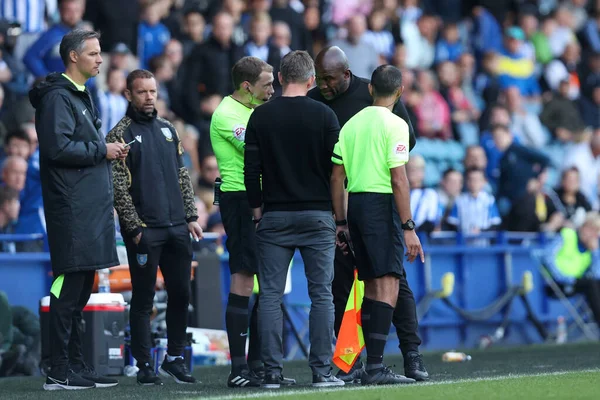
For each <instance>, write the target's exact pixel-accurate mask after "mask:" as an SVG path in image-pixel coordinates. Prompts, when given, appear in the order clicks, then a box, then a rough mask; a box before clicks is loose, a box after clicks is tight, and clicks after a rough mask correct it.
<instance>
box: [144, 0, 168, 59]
mask: <svg viewBox="0 0 600 400" xmlns="http://www.w3.org/2000/svg"><path fill="white" fill-rule="evenodd" d="M161 10H162V5H161V3H160V2H154V3H150V4H147V5H145V6H143V8H142V16H141V17H142V18H141V21H140V24H139V27H138V51H137V54H138V57H139V59H140V68H141V69H150V59H152V57H154V56H158V55H161V54H162V53H163V51H164V49H165V46H166V45H167V43H168V42H169V40H171V33H170V32H169V30H168V29H167V27H166V26H164V25H163V24H162V23H161V22H160V20H161V18H162V17H163V16H162V15H161Z"/></svg>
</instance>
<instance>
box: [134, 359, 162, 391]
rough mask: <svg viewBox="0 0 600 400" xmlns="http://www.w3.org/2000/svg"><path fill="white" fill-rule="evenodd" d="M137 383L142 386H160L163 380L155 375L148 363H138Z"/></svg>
mask: <svg viewBox="0 0 600 400" xmlns="http://www.w3.org/2000/svg"><path fill="white" fill-rule="evenodd" d="M137 367H138V368H139V371H138V373H137V383H138V384H140V385H142V386H153V385H157V386H162V384H163V381H162V380H161V379H160V378H159V377H158V376H156V372H154V368H152V366H151V365H150V364H149V363H143V364H138V366H137Z"/></svg>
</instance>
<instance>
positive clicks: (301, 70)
mask: <svg viewBox="0 0 600 400" xmlns="http://www.w3.org/2000/svg"><path fill="white" fill-rule="evenodd" d="M279 70H280V72H281V78H282V79H283V81H284V82H286V83H304V82H306V81H308V80H309V79H310V78H311V77H313V76H315V63H314V61H313V59H312V57H311V56H310V55H309V54H308V53H307V52H306V51H304V50H294V51H291V52H289V53H287V54H286V55H285V56H284V57H283V58H282V59H281V65H280V67H279Z"/></svg>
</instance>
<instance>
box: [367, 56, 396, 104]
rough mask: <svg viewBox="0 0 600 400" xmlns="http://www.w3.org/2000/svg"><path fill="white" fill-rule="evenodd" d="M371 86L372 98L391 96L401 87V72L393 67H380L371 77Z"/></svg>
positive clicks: (387, 65)
mask: <svg viewBox="0 0 600 400" xmlns="http://www.w3.org/2000/svg"><path fill="white" fill-rule="evenodd" d="M371 86H372V87H373V96H380V97H387V96H391V95H393V94H394V93H395V92H396V90H398V88H399V87H400V86H402V72H400V70H399V69H398V68H396V67H394V66H393V65H389V64H386V65H380V66H379V67H377V68H376V69H375V71H373V74H372V75H371Z"/></svg>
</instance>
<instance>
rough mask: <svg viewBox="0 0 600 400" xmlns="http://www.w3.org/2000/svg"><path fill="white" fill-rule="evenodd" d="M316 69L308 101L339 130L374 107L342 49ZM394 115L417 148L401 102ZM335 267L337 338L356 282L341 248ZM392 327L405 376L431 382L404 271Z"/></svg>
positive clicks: (349, 377) (331, 50)
mask: <svg viewBox="0 0 600 400" xmlns="http://www.w3.org/2000/svg"><path fill="white" fill-rule="evenodd" d="M315 69H316V73H317V80H316V83H317V85H316V87H315V88H313V89H311V90H310V91H309V92H308V97H310V98H312V99H314V100H317V101H320V102H322V103H325V104H327V105H328V106H329V107H330V108H331V109H332V110H333V111H334V112H335V114H336V115H337V117H338V121H339V123H340V127H343V126H344V125H345V124H346V122H348V120H349V119H350V118H352V117H353V116H354V115H356V114H357V113H358V112H359V111H361V110H362V109H364V108H365V107H368V106H371V105H372V104H373V98H372V97H371V94H370V93H369V80H367V79H363V78H359V77H357V76H356V75H354V74H353V73H352V71H351V70H350V66H349V64H348V59H347V58H346V55H345V54H344V52H343V51H342V50H341V49H340V48H339V47H337V46H332V47H326V48H324V49H323V50H321V51H320V52H319V54H317V56H316V58H315ZM393 111H394V114H396V115H397V116H399V117H400V118H402V119H403V120H404V121H405V122H406V123H407V124H408V128H409V134H410V137H409V151H410V150H412V149H413V147H415V144H416V139H415V133H414V129H413V126H412V124H411V122H410V118H409V116H408V112H407V111H406V108H405V107H404V104H402V102H401V101H398V103H397V105H396V106H395V107H394V110H393ZM334 265H335V272H334V278H333V284H332V291H333V304H334V306H335V325H334V328H335V334H336V336H337V335H338V333H339V330H340V326H341V324H342V318H343V316H344V311H345V309H346V302H347V301H348V296H349V294H350V290H351V288H352V283H353V282H354V268H355V266H354V265H353V263H352V261H351V260H350V259H349V257H346V256H344V254H343V253H342V251H341V250H340V249H339V248H336V251H335V264H334ZM393 324H394V326H395V327H396V332H397V334H398V339H399V341H400V350H401V351H402V355H403V356H404V374H405V375H406V376H407V377H409V378H412V379H415V380H417V381H423V380H427V379H429V374H428V373H427V370H426V369H425V366H424V365H423V358H422V357H421V354H419V345H420V344H421V339H420V338H419V335H418V332H417V328H418V324H417V310H416V306H415V298H414V295H413V293H412V291H411V290H410V287H409V286H408V281H407V280H406V271H403V275H402V276H401V277H400V290H399V292H398V301H397V303H396V309H395V311H394V319H393ZM362 368H363V364H362V362H360V361H357V362H356V363H355V364H354V366H353V368H352V370H351V371H350V372H349V373H347V374H346V373H344V372H343V371H340V372H339V373H338V375H337V377H338V378H340V379H342V380H343V381H345V382H347V383H352V382H357V381H358V380H359V379H360V376H361V374H362Z"/></svg>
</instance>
